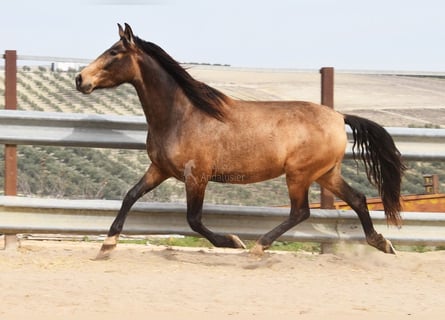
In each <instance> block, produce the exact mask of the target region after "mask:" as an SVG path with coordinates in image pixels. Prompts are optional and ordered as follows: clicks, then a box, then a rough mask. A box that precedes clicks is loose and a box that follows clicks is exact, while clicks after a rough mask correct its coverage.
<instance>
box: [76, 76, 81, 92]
mask: <svg viewBox="0 0 445 320" xmlns="http://www.w3.org/2000/svg"><path fill="white" fill-rule="evenodd" d="M81 86H82V76H81V75H80V74H78V75H77V77H76V88H77V90H79V89H80V87H81Z"/></svg>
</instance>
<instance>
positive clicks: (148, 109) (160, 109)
mask: <svg viewBox="0 0 445 320" xmlns="http://www.w3.org/2000/svg"><path fill="white" fill-rule="evenodd" d="M140 68H141V72H140V73H139V74H140V78H139V79H136V81H134V82H133V85H134V87H135V88H136V92H137V93H138V96H139V100H140V102H141V105H142V108H143V110H144V114H145V117H146V119H147V123H148V124H149V125H150V127H151V128H152V129H155V128H156V127H159V128H163V131H165V129H167V128H169V127H170V125H171V122H172V116H174V115H176V114H177V113H178V111H179V110H176V109H177V108H178V106H180V104H178V99H181V95H183V93H182V90H179V88H178V85H177V84H176V82H175V81H174V80H173V79H172V78H171V77H170V76H169V75H168V74H167V73H166V72H165V71H164V70H163V69H162V68H161V67H159V65H158V64H157V63H156V62H154V61H153V60H151V59H149V60H148V61H145V63H143V64H141V66H140ZM181 112H183V111H181Z"/></svg>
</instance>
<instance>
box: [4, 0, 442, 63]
mask: <svg viewBox="0 0 445 320" xmlns="http://www.w3.org/2000/svg"><path fill="white" fill-rule="evenodd" d="M444 14H445V1H443V0H422V1H420V0H417V1H414V0H361V1H358V0H301V1H299V0H294V1H292V0H213V1H212V0H207V1H205V0H129V1H123V0H91V1H89V0H58V1H57V0H14V1H12V0H0V53H3V52H4V50H17V53H18V54H19V55H38V56H56V57H73V58H86V59H93V58H95V57H97V56H98V55H99V54H100V53H102V52H103V51H105V50H106V49H107V48H109V47H110V46H111V45H112V44H113V43H114V42H116V41H117V40H118V31H117V30H118V29H117V23H121V24H123V23H124V22H127V23H128V24H130V25H131V27H132V29H133V32H134V33H135V34H136V35H138V36H139V37H140V38H142V39H144V40H147V41H151V42H154V43H156V44H158V45H160V46H161V47H162V48H163V49H164V50H166V51H167V52H168V53H169V54H170V55H171V56H172V57H174V58H175V59H176V60H177V61H179V62H199V63H219V64H229V65H232V66H236V67H252V68H285V69H319V68H321V67H324V66H332V67H335V68H336V69H344V70H400V71H432V72H445V18H444Z"/></svg>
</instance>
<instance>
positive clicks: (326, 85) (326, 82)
mask: <svg viewBox="0 0 445 320" xmlns="http://www.w3.org/2000/svg"><path fill="white" fill-rule="evenodd" d="M320 73H321V104H322V105H325V106H328V107H331V108H334V68H331V67H324V68H321V69H320ZM320 208H322V209H334V195H333V194H332V192H330V191H329V190H327V189H325V188H321V195H320Z"/></svg>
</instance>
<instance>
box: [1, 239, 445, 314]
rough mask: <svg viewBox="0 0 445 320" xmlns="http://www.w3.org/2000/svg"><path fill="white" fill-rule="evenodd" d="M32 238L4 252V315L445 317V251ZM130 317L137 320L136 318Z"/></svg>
mask: <svg viewBox="0 0 445 320" xmlns="http://www.w3.org/2000/svg"><path fill="white" fill-rule="evenodd" d="M99 246H100V245H99V244H97V243H84V242H80V243H78V242H52V241H29V240H28V241H24V242H22V246H21V248H20V249H19V250H15V249H8V250H4V251H0V285H1V291H0V319H26V318H32V319H122V318H127V319H142V318H143V319H212V318H214V319H271V318H272V317H279V318H281V319H291V318H292V319H325V317H326V316H329V317H330V319H387V318H391V319H429V320H430V319H443V315H444V313H445V252H444V251H438V252H430V253H407V252H399V254H398V255H397V256H391V255H385V254H382V253H379V252H377V251H375V250H373V249H368V247H366V246H359V245H357V246H353V247H350V246H349V247H348V248H344V249H341V250H340V251H339V252H338V253H336V254H324V255H318V254H310V253H286V254H277V253H267V254H266V255H265V256H263V257H262V258H256V257H252V256H250V255H249V254H248V253H247V252H246V251H241V250H220V249H218V250H216V249H177V248H165V247H156V246H144V245H129V244H125V245H123V244H121V245H120V246H119V247H118V248H117V249H116V251H115V252H114V255H113V256H112V258H111V259H110V260H107V261H92V260H91V258H92V257H94V256H95V254H96V252H97V250H98V248H99ZM130 317H131V318H130Z"/></svg>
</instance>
